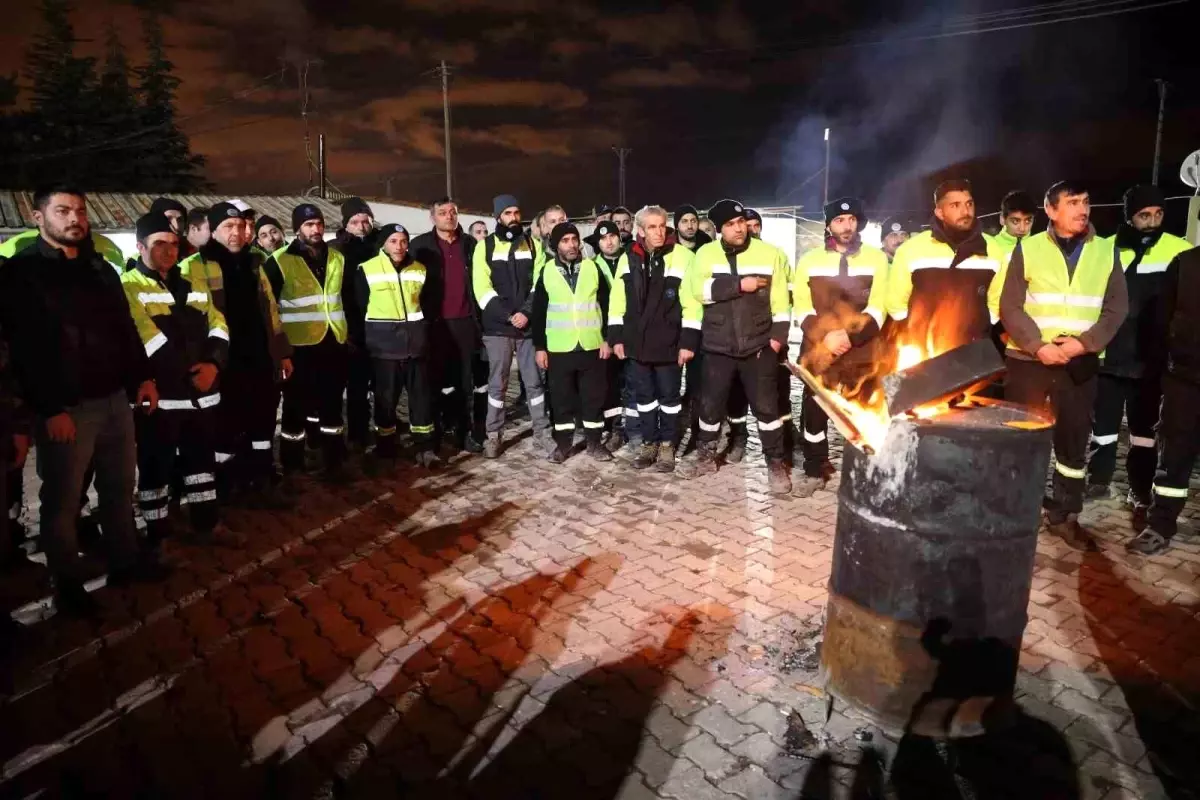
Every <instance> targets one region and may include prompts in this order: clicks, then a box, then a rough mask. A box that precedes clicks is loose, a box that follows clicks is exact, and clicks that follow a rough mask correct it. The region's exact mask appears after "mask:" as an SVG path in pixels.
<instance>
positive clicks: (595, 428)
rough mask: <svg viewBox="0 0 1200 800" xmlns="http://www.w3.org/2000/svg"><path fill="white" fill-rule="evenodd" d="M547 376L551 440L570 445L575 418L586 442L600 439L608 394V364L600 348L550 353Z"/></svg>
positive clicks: (562, 444) (566, 445)
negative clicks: (580, 425)
mask: <svg viewBox="0 0 1200 800" xmlns="http://www.w3.org/2000/svg"><path fill="white" fill-rule="evenodd" d="M549 376H550V403H551V406H550V408H551V413H552V415H553V421H554V441H555V442H556V443H557V444H558V445H559V446H560V447H570V446H571V440H572V438H573V437H574V436H575V420H576V419H580V420H581V421H582V422H583V432H584V436H585V437H586V438H587V440H588V442H598V441H600V434H601V433H603V431H604V401H605V398H606V397H607V396H608V364H606V363H605V362H604V361H602V360H601V359H600V351H598V350H575V351H573V352H570V353H550V369H549Z"/></svg>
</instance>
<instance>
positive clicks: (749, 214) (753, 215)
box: [746, 208, 762, 225]
mask: <svg viewBox="0 0 1200 800" xmlns="http://www.w3.org/2000/svg"><path fill="white" fill-rule="evenodd" d="M750 220H754V221H755V222H758V223H759V224H760V225H761V224H762V214H759V213H758V212H757V211H755V210H754V209H753V208H747V209H746V221H747V222H749V221H750Z"/></svg>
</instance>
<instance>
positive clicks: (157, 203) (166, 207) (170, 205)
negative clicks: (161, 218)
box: [148, 197, 187, 216]
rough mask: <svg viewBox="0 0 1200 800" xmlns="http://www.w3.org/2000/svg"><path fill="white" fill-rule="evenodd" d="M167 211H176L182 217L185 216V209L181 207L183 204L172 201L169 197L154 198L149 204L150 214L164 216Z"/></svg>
mask: <svg viewBox="0 0 1200 800" xmlns="http://www.w3.org/2000/svg"><path fill="white" fill-rule="evenodd" d="M168 211H178V212H179V213H180V214H183V215H184V216H186V215H187V209H186V208H184V207H183V203H181V202H179V201H178V200H172V199H171V198H169V197H156V198H154V202H152V203H151V204H150V211H149V212H148V213H150V214H165V213H167V212H168Z"/></svg>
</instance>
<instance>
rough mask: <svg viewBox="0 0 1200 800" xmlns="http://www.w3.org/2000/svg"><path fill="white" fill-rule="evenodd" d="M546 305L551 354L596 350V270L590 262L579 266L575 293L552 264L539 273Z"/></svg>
mask: <svg viewBox="0 0 1200 800" xmlns="http://www.w3.org/2000/svg"><path fill="white" fill-rule="evenodd" d="M542 281H543V282H544V286H545V287H546V296H547V298H548V299H549V304H548V305H547V307H546V347H547V349H548V350H550V352H553V353H569V352H571V351H572V350H574V349H575V348H576V346H578V347H582V348H583V349H584V350H599V349H600V345H601V343H602V342H603V336H602V335H601V333H600V327H601V324H602V322H603V320H602V318H601V316H600V304H599V303H598V302H597V301H596V292H597V290H598V289H599V288H600V267H597V266H596V263H595V262H594V261H592V260H590V259H584V260H583V261H582V262H581V263H580V265H579V277H578V278H576V280H575V291H574V292H572V291H571V285H570V284H568V283H567V279H566V278H564V277H563V275H562V273H561V272H559V271H558V266H557V264H555V263H554V262H547V264H546V268H545V269H544V270H542Z"/></svg>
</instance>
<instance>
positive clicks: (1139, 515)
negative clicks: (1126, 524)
mask: <svg viewBox="0 0 1200 800" xmlns="http://www.w3.org/2000/svg"><path fill="white" fill-rule="evenodd" d="M1149 517H1150V506H1148V505H1147V504H1146V503H1139V502H1137V501H1134V503H1133V514H1132V517H1131V519H1130V524H1131V526H1132V527H1133V532H1134V533H1141V532H1142V531H1144V530H1146V526H1147V525H1148V524H1149Z"/></svg>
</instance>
